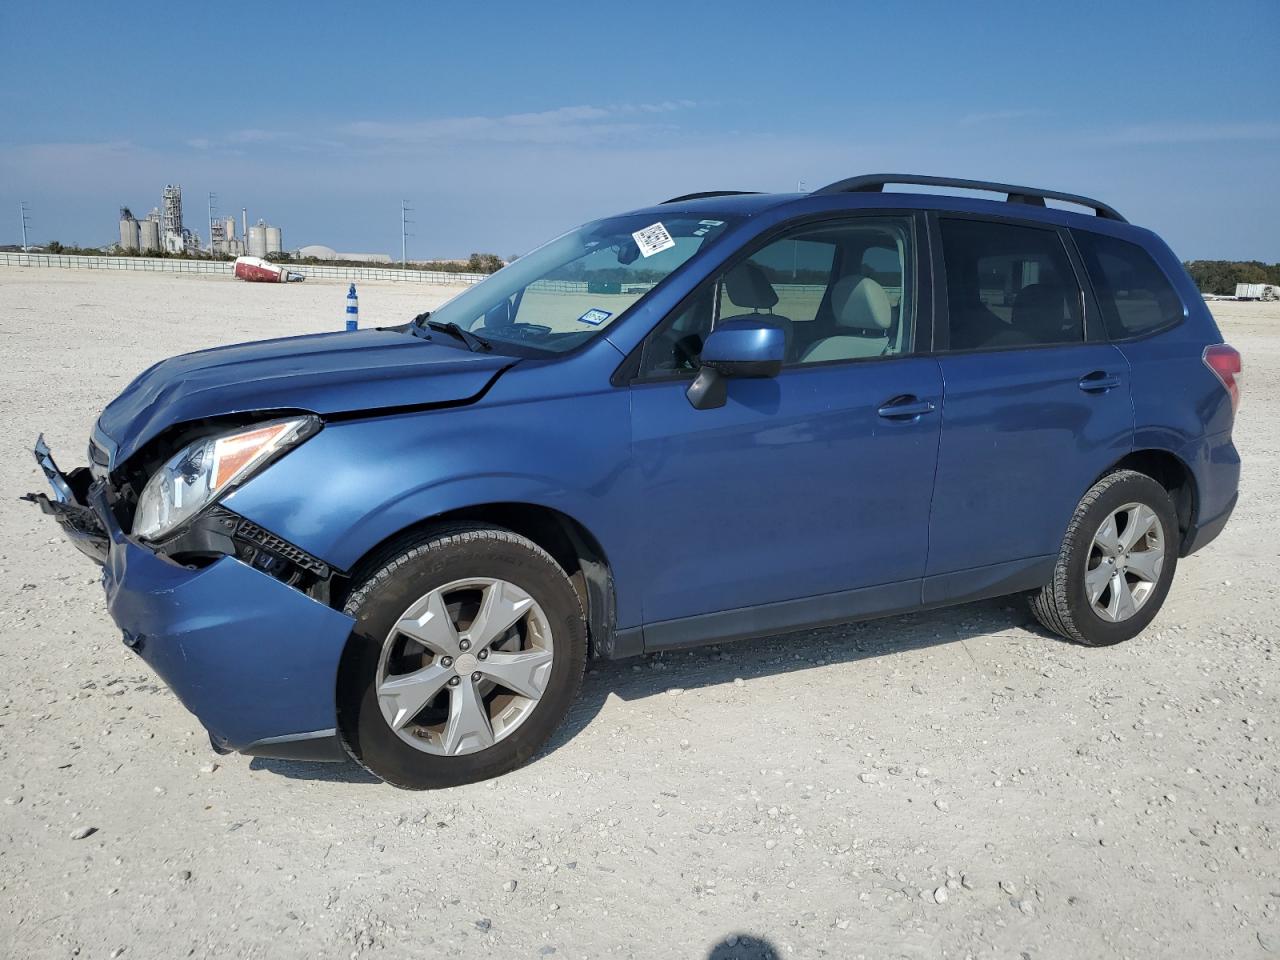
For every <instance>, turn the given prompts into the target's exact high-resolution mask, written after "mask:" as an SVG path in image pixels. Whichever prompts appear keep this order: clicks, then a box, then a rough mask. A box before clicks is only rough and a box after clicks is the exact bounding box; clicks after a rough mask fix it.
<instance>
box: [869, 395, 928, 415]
mask: <svg viewBox="0 0 1280 960" xmlns="http://www.w3.org/2000/svg"><path fill="white" fill-rule="evenodd" d="M935 409H936V408H935V407H934V405H933V403H932V402H931V401H929V400H921V399H920V398H919V397H916V396H914V395H912V394H906V395H904V396H901V397H894V398H893V399H892V400H886V401H885V402H884V403H882V404H881V405H880V408H879V409H878V410H876V413H877V414H878V415H880V416H881V417H884V419H886V420H916V419H918V418H920V417H923V416H924V415H925V414H927V413H933V411H934V410H935Z"/></svg>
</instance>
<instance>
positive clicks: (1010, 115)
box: [960, 108, 1044, 126]
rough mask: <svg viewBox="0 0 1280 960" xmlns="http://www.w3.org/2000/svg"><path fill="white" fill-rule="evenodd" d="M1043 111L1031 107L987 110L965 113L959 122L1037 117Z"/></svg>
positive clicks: (1005, 120) (1001, 120) (1005, 121)
mask: <svg viewBox="0 0 1280 960" xmlns="http://www.w3.org/2000/svg"><path fill="white" fill-rule="evenodd" d="M1043 113H1044V111H1043V110H1034V109H1031V108H1025V109H1022V108H1017V109H1009V110H988V111H986V112H985V113H967V114H965V115H964V116H963V117H961V118H960V122H961V123H962V124H965V125H966V126H972V125H975V124H983V123H1007V122H1009V121H1011V120H1026V119H1029V118H1030V117H1038V116H1041V115H1042V114H1043Z"/></svg>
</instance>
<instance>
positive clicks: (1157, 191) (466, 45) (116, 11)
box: [0, 0, 1280, 261]
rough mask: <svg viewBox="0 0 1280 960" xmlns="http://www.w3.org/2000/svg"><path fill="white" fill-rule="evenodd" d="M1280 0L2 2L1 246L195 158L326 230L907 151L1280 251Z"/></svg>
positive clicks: (494, 242)
mask: <svg viewBox="0 0 1280 960" xmlns="http://www.w3.org/2000/svg"><path fill="white" fill-rule="evenodd" d="M1278 35H1280V4H1277V3H1276V2H1275V0H1263V2H1242V3H1238V2H1221V3H1213V4H1210V3H1200V4H1194V5H1193V4H1182V3H1176V2H1142V3H1136V2H1135V3H1125V2H1121V0H1112V2H1109V3H1096V4H1095V3H1087V2H1081V3H1072V4H1065V3H1064V4H1060V5H1052V6H1051V5H1049V4H1030V3H1026V2H1025V0H1024V2H1020V3H1008V4H1003V3H988V4H982V5H981V6H979V5H977V4H973V5H969V4H954V3H936V4H934V3H918V4H917V3H885V2H879V3H875V4H861V3H819V2H803V0H792V2H789V3H777V2H774V3H754V2H745V0H739V2H734V3H724V4H712V3H698V2H696V0H684V2H679V3H666V2H628V3H617V4H611V3H607V2H606V3H592V4H575V5H570V4H562V5H561V4H531V3H506V2H499V0H490V2H488V3H482V4H458V3H451V4H435V3H417V4H409V3H404V4H392V3H388V4H380V3H353V2H347V3H342V4H328V3H322V2H313V3H308V4H301V3H298V4H289V3H275V4H273V3H257V4H252V5H251V4H241V3H238V2H225V3H216V4H202V5H200V6H198V7H197V6H196V5H194V4H192V5H187V4H173V3H155V4H147V3H141V2H135V3H131V4H104V3H97V2H95V3H83V4H25V3H5V4H3V5H0V243H5V242H16V241H17V239H18V232H19V226H18V214H17V204H18V201H19V200H26V201H28V202H29V203H30V206H31V220H32V240H33V242H43V241H45V240H48V239H50V238H56V239H59V240H62V241H63V242H64V243H67V242H73V241H74V242H80V243H84V244H89V243H103V242H109V241H110V240H111V239H112V238H113V237H114V236H115V220H116V214H117V208H118V207H119V206H121V205H128V206H130V207H132V208H133V209H134V211H135V213H143V212H146V211H148V210H150V209H151V208H152V207H153V206H156V205H158V204H159V202H160V191H161V188H162V187H163V185H164V184H165V183H167V182H177V183H180V184H182V187H183V192H184V198H185V201H186V207H187V218H188V220H189V221H190V222H191V223H190V225H192V226H195V227H196V228H197V229H198V230H199V232H200V233H201V235H202V236H204V235H205V234H206V228H205V226H204V220H205V196H206V194H207V193H208V192H209V191H211V190H212V191H216V192H217V193H218V195H219V198H220V200H219V203H220V207H221V209H222V210H223V212H232V211H234V212H236V213H237V214H238V212H239V209H240V208H241V207H242V206H247V207H248V209H249V214H250V219H251V220H253V219H256V218H258V217H262V218H264V219H266V220H267V221H268V222H271V223H276V224H280V225H282V226H283V228H284V238H285V244H286V246H287V247H296V246H299V245H301V244H305V243H324V244H328V245H330V246H333V247H336V248H338V249H342V250H361V251H379V252H386V253H392V254H394V255H397V256H398V254H399V245H400V233H399V231H400V226H399V204H400V200H401V199H402V198H405V199H408V200H409V201H411V203H412V205H413V207H414V208H415V212H414V213H413V214H412V215H411V216H412V219H414V220H415V221H416V223H415V224H414V225H413V226H412V227H411V230H412V231H413V233H414V234H415V236H414V237H412V238H411V239H410V241H409V255H410V256H411V257H420V258H421V257H431V256H459V255H461V256H465V255H466V254H468V253H470V252H471V251H473V250H485V251H493V252H496V253H498V254H500V255H504V256H505V255H507V254H511V253H519V252H523V251H526V250H528V249H529V248H530V247H532V246H533V245H535V244H536V243H538V242H540V241H541V240H544V239H546V238H547V237H549V236H551V235H553V234H555V233H557V232H559V231H561V230H562V229H564V228H566V227H568V226H571V225H573V224H574V223H577V222H581V221H583V220H586V219H589V218H592V217H595V216H600V215H604V214H607V213H611V212H616V211H619V210H623V209H628V208H631V207H636V206H641V205H644V204H647V203H649V202H652V201H655V200H659V199H662V198H664V197H667V196H671V195H674V194H678V193H684V192H689V191H694V190H701V189H712V188H723V189H730V188H736V189H754V190H793V189H795V187H796V183H797V181H800V180H803V181H804V183H805V184H806V186H807V187H808V188H810V189H812V188H814V187H817V186H819V185H821V184H823V183H826V182H828V181H831V180H836V179H839V178H841V177H845V176H850V175H853V174H855V173H867V172H882V171H885V170H893V171H911V172H922V173H938V174H947V175H953V176H962V177H973V178H981V179H994V180H1006V181H1011V182H1015V183H1028V184H1032V185H1037V186H1046V187H1054V188H1057V189H1063V190H1068V191H1072V192H1077V193H1085V194H1090V195H1094V196H1097V197H1099V198H1101V199H1103V200H1106V201H1108V202H1110V203H1112V204H1113V205H1114V206H1116V207H1118V208H1119V209H1120V210H1121V212H1122V213H1124V214H1126V215H1127V216H1128V217H1129V218H1130V219H1131V220H1133V221H1135V222H1138V223H1141V224H1143V225H1146V226H1149V227H1151V228H1153V229H1155V230H1156V231H1157V232H1159V233H1160V234H1161V235H1162V236H1164V237H1165V238H1166V239H1167V240H1168V241H1169V243H1170V244H1171V245H1172V246H1173V248H1174V250H1175V251H1176V252H1177V253H1178V254H1179V255H1180V256H1182V257H1184V258H1217V257H1222V258H1232V259H1234V258H1260V259H1264V260H1268V261H1276V260H1280V191H1277V189H1276V187H1277V182H1278V180H1280V178H1278V177H1277V174H1280V57H1278V56H1277V50H1276V45H1275V44H1276V40H1275V38H1276V36H1278Z"/></svg>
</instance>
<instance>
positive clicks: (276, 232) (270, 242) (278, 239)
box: [267, 227, 284, 253]
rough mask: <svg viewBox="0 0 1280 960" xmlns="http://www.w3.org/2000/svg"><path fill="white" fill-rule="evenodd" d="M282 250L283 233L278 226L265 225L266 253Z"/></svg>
mask: <svg viewBox="0 0 1280 960" xmlns="http://www.w3.org/2000/svg"><path fill="white" fill-rule="evenodd" d="M283 250H284V234H283V233H281V231H280V228H279V227H267V253H280V252H281V251H283Z"/></svg>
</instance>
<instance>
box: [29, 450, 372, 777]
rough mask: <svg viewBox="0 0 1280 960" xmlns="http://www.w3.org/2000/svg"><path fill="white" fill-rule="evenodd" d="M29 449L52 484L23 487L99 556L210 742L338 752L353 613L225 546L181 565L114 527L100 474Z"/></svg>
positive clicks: (161, 669) (155, 661)
mask: <svg viewBox="0 0 1280 960" xmlns="http://www.w3.org/2000/svg"><path fill="white" fill-rule="evenodd" d="M35 453H36V460H37V462H39V464H40V468H41V470H42V471H43V472H44V474H45V476H46V478H48V480H49V485H50V487H51V488H52V491H53V495H52V497H50V496H49V495H46V494H28V495H27V496H26V497H25V498H24V499H26V500H30V501H31V502H33V503H35V504H37V505H38V506H39V507H40V509H41V510H43V511H44V512H45V513H48V514H50V515H51V516H53V517H54V518H55V519H57V521H58V523H59V524H61V525H62V527H63V529H64V530H65V531H66V533H67V536H68V538H69V539H71V541H72V542H73V543H75V545H76V546H77V547H78V548H79V549H80V550H81V551H82V552H84V553H85V554H87V555H88V556H90V557H92V558H93V559H94V560H96V561H97V562H98V563H100V564H102V567H103V570H102V585H103V589H104V590H105V591H106V598H107V609H108V611H109V612H110V613H111V617H112V619H113V620H114V621H115V622H116V625H117V626H118V627H119V628H120V630H121V631H122V632H123V634H124V642H125V644H126V646H128V647H129V648H130V649H132V650H133V651H134V652H135V653H137V654H138V655H139V656H140V657H142V659H143V660H145V661H146V662H147V663H148V664H149V665H150V666H151V668H152V669H153V670H155V672H156V673H157V674H159V675H160V677H161V679H163V680H164V682H165V683H166V684H168V686H169V687H170V688H171V689H172V690H173V692H174V693H175V694H177V696H178V699H179V700H181V701H182V703H183V705H184V706H186V708H187V709H188V710H190V711H191V712H192V713H193V714H195V715H196V717H197V718H198V719H199V720H200V722H201V723H202V724H204V726H205V728H206V729H207V730H208V731H209V736H210V740H211V741H212V742H213V744H214V745H215V747H218V748H221V749H224V750H236V751H239V752H241V753H249V754H255V755H258V756H267V757H282V758H287V759H313V760H341V759H345V753H344V751H343V749H342V747H341V745H340V744H339V742H338V738H337V735H336V732H335V729H336V717H337V706H336V701H335V694H336V687H337V673H338V662H339V660H340V658H341V656H342V651H343V649H344V648H345V646H346V643H347V638H348V637H349V636H350V635H351V628H352V626H353V625H354V621H353V620H352V619H351V618H350V617H348V616H345V615H344V614H342V613H341V612H339V611H337V610H334V609H333V608H332V607H329V606H326V605H325V604H323V603H320V602H319V601H317V600H314V599H312V598H311V597H309V596H307V595H306V594H304V593H302V592H300V591H298V590H295V589H294V588H293V587H290V586H288V585H287V584H285V583H281V582H280V581H279V580H276V579H274V578H272V577H270V576H268V575H267V574H265V573H262V572H260V571H258V570H255V569H253V568H252V567H250V566H248V565H247V564H245V563H242V562H241V561H239V560H237V559H236V558H235V557H231V556H225V557H221V558H219V559H216V560H214V561H212V562H211V563H208V564H206V565H203V566H199V567H193V566H186V565H183V564H180V563H177V562H175V561H173V560H170V559H168V558H166V557H163V556H160V555H158V554H157V553H155V551H153V550H151V549H149V548H148V547H146V546H143V545H141V544H139V543H137V542H135V541H134V540H132V539H131V538H130V537H128V536H127V535H126V534H125V533H124V531H123V530H122V529H121V527H120V524H119V523H118V522H117V520H116V518H115V514H114V513H113V512H112V510H111V509H110V507H109V505H108V492H107V481H106V479H105V478H100V479H97V480H95V479H94V478H93V477H92V476H91V475H90V474H89V472H88V470H86V469H85V468H80V470H76V471H72V472H71V473H70V474H65V473H63V472H62V471H61V470H59V469H58V466H57V464H56V463H55V462H54V460H53V457H52V456H51V455H50V453H49V448H48V446H47V445H46V444H45V443H44V440H43V438H41V439H40V440H38V441H37V442H36V448H35Z"/></svg>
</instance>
